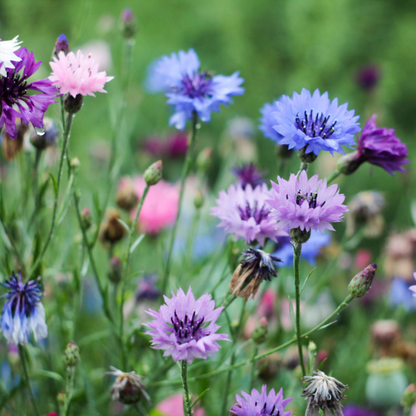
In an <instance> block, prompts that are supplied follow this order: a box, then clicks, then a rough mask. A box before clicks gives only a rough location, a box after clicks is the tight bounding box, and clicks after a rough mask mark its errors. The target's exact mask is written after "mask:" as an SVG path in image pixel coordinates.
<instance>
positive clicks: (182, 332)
mask: <svg viewBox="0 0 416 416" xmlns="http://www.w3.org/2000/svg"><path fill="white" fill-rule="evenodd" d="M170 320H171V322H172V325H173V329H174V331H175V335H176V339H177V341H178V344H184V343H185V342H189V341H191V340H193V339H195V340H196V341H198V340H199V339H200V338H201V337H202V336H203V334H202V331H201V329H202V325H203V323H204V318H197V317H196V314H195V312H194V313H193V315H192V319H189V318H188V315H187V314H185V317H184V319H179V318H178V315H177V314H176V311H175V316H174V317H172V318H170Z"/></svg>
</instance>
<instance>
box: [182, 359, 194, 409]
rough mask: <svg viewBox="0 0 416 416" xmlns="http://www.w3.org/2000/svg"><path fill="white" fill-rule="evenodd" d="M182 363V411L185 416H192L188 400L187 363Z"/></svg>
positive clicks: (184, 361)
mask: <svg viewBox="0 0 416 416" xmlns="http://www.w3.org/2000/svg"><path fill="white" fill-rule="evenodd" d="M181 363H182V372H181V375H182V387H183V411H184V413H185V416H192V408H191V400H190V398H189V389H188V377H187V370H188V362H187V361H186V360H183V361H181Z"/></svg>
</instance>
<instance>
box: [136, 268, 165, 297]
mask: <svg viewBox="0 0 416 416" xmlns="http://www.w3.org/2000/svg"><path fill="white" fill-rule="evenodd" d="M156 281H157V276H156V275H154V274H151V275H147V276H144V277H143V278H141V279H140V280H139V283H138V285H137V290H136V294H135V299H136V302H140V301H143V300H145V299H147V300H156V299H157V298H158V297H159V296H160V290H159V289H158V288H157V287H156Z"/></svg>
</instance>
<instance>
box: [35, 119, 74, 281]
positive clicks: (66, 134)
mask: <svg viewBox="0 0 416 416" xmlns="http://www.w3.org/2000/svg"><path fill="white" fill-rule="evenodd" d="M73 119H74V114H68V118H67V120H66V123H65V132H64V137H63V143H62V150H61V158H60V161H59V169H58V179H57V185H56V191H55V193H56V195H55V202H54V204H53V213H52V224H51V229H50V231H49V235H48V239H47V240H46V243H45V245H44V246H43V250H42V252H41V254H40V256H39V257H38V258H37V259H36V261H35V264H34V265H33V267H32V272H31V273H30V276H31V278H33V277H34V275H35V273H36V270H37V268H38V266H39V265H40V264H41V262H42V260H43V257H44V256H45V253H46V250H47V249H48V246H49V244H50V242H51V241H52V238H53V235H54V233H55V226H56V216H57V215H56V214H57V213H58V200H59V188H60V186H61V180H62V173H63V167H64V159H65V156H66V153H67V148H68V142H69V137H70V135H71V126H72V121H73Z"/></svg>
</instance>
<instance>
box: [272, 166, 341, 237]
mask: <svg viewBox="0 0 416 416" xmlns="http://www.w3.org/2000/svg"><path fill="white" fill-rule="evenodd" d="M277 181H278V184H276V183H274V182H273V181H272V191H271V193H270V197H271V198H270V199H267V200H266V201H265V202H266V204H267V205H268V206H269V209H271V212H270V218H271V219H273V220H275V221H277V226H278V227H281V228H286V227H289V229H291V230H293V229H300V230H301V231H306V232H310V230H319V231H321V232H323V231H324V230H325V229H327V230H334V228H333V227H332V225H331V222H340V221H341V220H342V217H343V214H344V212H345V211H348V208H347V206H346V205H343V204H342V202H343V201H344V199H345V196H344V195H343V194H340V193H339V190H338V186H337V185H331V186H329V187H328V186H327V183H326V179H324V180H323V181H322V180H320V179H318V175H315V176H312V178H310V179H308V176H307V174H306V172H305V171H304V170H303V171H302V172H301V173H300V175H299V177H297V176H296V175H294V174H291V175H290V178H289V180H288V181H286V180H284V179H283V178H281V177H280V176H278V177H277Z"/></svg>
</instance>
